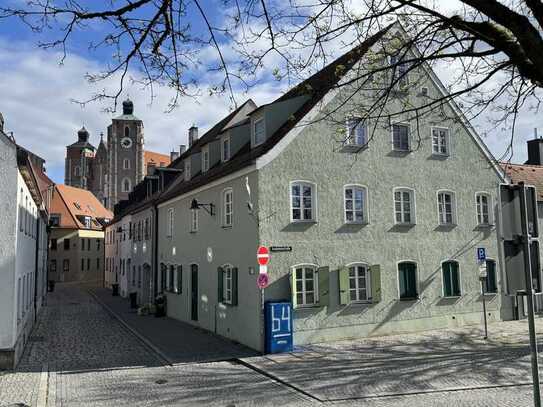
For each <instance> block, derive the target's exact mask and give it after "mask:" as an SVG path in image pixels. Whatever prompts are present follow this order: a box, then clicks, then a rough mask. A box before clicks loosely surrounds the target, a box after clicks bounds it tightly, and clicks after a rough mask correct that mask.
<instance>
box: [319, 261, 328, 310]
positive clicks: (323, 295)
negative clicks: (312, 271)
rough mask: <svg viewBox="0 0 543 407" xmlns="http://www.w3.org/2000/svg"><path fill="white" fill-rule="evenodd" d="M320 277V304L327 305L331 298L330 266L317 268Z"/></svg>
mask: <svg viewBox="0 0 543 407" xmlns="http://www.w3.org/2000/svg"><path fill="white" fill-rule="evenodd" d="M317 274H318V279H319V305H320V306H321V307H324V306H327V305H328V303H329V299H330V268H329V267H319V268H318V270H317Z"/></svg>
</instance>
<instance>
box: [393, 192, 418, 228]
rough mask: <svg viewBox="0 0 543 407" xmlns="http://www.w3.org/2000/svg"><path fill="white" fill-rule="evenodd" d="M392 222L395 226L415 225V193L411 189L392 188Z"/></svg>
mask: <svg viewBox="0 0 543 407" xmlns="http://www.w3.org/2000/svg"><path fill="white" fill-rule="evenodd" d="M394 221H395V223H396V224H397V225H412V224H414V223H415V191H414V190H413V189H411V188H402V187H400V188H394Z"/></svg>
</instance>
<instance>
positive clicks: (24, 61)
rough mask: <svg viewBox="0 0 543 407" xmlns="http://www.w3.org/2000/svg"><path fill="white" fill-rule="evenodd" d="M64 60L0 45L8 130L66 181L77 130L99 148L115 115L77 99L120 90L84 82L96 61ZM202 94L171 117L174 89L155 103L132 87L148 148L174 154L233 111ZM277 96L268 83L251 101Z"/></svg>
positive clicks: (161, 92)
mask: <svg viewBox="0 0 543 407" xmlns="http://www.w3.org/2000/svg"><path fill="white" fill-rule="evenodd" d="M59 60H60V55H59V54H56V53H53V52H45V51H42V50H39V49H36V48H35V47H32V46H31V45H28V44H23V43H15V44H14V43H10V44H8V43H6V42H2V41H1V40H0V61H2V62H0V95H2V96H1V99H0V111H1V112H2V113H3V115H4V118H5V121H6V130H7V131H13V133H14V135H15V138H16V140H17V142H18V143H19V144H21V145H22V146H24V147H26V148H28V149H29V150H31V151H33V152H34V153H36V154H38V155H40V156H42V157H43V158H45V159H46V161H47V171H48V174H49V175H50V176H51V177H52V178H53V179H54V180H55V181H57V182H63V179H64V157H65V154H66V148H65V146H66V145H68V144H71V143H73V142H75V141H76V138H77V135H76V134H77V130H78V129H80V128H81V126H82V125H85V127H86V128H87V129H88V130H89V132H90V134H91V140H90V141H91V143H92V144H94V145H95V146H97V145H98V142H99V139H100V138H99V134H100V132H104V134H106V132H107V126H108V125H109V124H110V123H111V118H112V117H113V116H115V114H109V113H104V111H103V110H104V108H106V107H109V106H110V105H109V104H108V103H109V102H107V101H106V102H103V103H101V102H96V103H90V104H87V105H86V106H85V107H84V108H82V107H81V106H80V105H78V104H75V103H73V102H71V100H72V99H75V100H85V99H88V98H89V96H90V95H92V94H93V92H95V91H97V90H100V89H102V88H104V87H105V88H106V89H112V90H113V89H116V88H114V86H115V85H117V82H116V81H115V79H112V80H108V81H106V82H102V83H100V84H98V86H94V87H93V86H91V85H89V84H88V83H87V82H86V81H85V80H84V75H85V74H86V73H87V72H97V71H99V70H100V66H99V65H98V64H97V63H96V62H93V61H90V60H87V59H84V58H81V57H78V56H74V55H69V56H68V58H67V60H66V61H65V63H64V65H63V66H59V64H58V61H59ZM108 87H109V88H108ZM202 93H203V96H201V97H199V98H198V100H194V99H189V98H187V99H182V100H180V105H179V107H178V108H177V109H175V110H174V111H173V112H171V113H165V111H166V109H167V107H168V102H169V101H170V99H171V97H172V96H173V92H172V91H171V90H170V89H168V88H158V89H157V88H155V96H156V97H155V99H154V100H153V102H152V104H151V103H150V101H151V99H150V93H149V91H148V90H141V89H140V88H138V87H137V86H130V87H129V89H128V90H127V94H129V95H130V98H131V99H132V100H133V101H134V105H135V112H134V113H135V115H137V116H138V117H139V118H140V119H142V120H143V122H144V126H145V142H146V148H147V149H149V150H153V151H158V152H162V153H168V152H169V151H171V149H172V148H174V149H177V148H178V146H179V144H186V143H187V129H188V128H189V127H190V126H191V125H192V124H196V125H197V126H200V128H201V131H202V132H203V131H205V130H206V129H208V128H209V127H211V126H212V125H213V124H214V123H215V122H216V121H217V120H219V119H220V118H222V117H223V116H225V115H226V114H228V112H229V108H230V107H231V106H230V103H229V101H228V99H227V97H226V96H224V97H217V96H213V97H212V96H206V95H205V92H202ZM277 93H278V89H277V88H275V87H274V86H272V85H271V84H263V85H260V86H257V87H256V88H255V89H254V91H252V92H251V96H253V99H254V100H255V102H257V103H266V102H269V101H270V100H271V99H272V98H273V97H275V95H277ZM125 96H126V95H123V96H122V98H124V97H125ZM248 97H249V96H248V95H243V94H240V95H237V101H238V103H239V102H243V101H244V100H245V99H247V98H248ZM118 110H119V109H118ZM116 114H117V115H118V114H119V113H116ZM201 134H202V133H201Z"/></svg>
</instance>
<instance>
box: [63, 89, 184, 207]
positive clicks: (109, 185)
mask: <svg viewBox="0 0 543 407" xmlns="http://www.w3.org/2000/svg"><path fill="white" fill-rule="evenodd" d="M77 137H78V139H77V142H75V143H73V144H70V145H69V146H67V147H66V172H65V183H66V184H67V185H71V186H74V187H77V188H83V189H87V190H89V191H91V192H92V193H93V194H94V195H95V196H96V197H97V198H98V200H99V201H100V202H101V203H102V204H103V205H104V206H105V207H106V208H108V209H109V210H113V207H114V206H115V204H116V203H118V202H119V201H122V200H124V199H128V194H129V193H130V192H131V191H132V190H133V189H134V187H135V186H136V185H137V184H138V183H139V182H140V181H142V180H143V178H144V177H145V176H146V175H147V169H148V168H151V167H165V166H167V165H168V164H170V161H171V159H172V155H170V156H168V155H165V154H160V153H156V152H153V151H145V150H144V147H145V144H144V137H143V121H141V120H140V119H138V118H137V117H136V116H134V103H133V102H132V101H131V100H130V99H127V100H125V101H124V102H123V114H122V115H120V116H118V117H115V118H113V119H112V121H111V124H110V125H109V126H108V127H107V138H106V140H105V141H104V137H103V134H100V144H99V145H98V148H95V147H94V146H93V145H92V144H90V142H89V132H88V131H87V129H85V128H84V127H83V128H82V129H81V130H79V131H78V133H77ZM172 154H174V153H172Z"/></svg>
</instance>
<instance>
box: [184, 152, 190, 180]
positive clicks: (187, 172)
mask: <svg viewBox="0 0 543 407" xmlns="http://www.w3.org/2000/svg"><path fill="white" fill-rule="evenodd" d="M184 177H185V181H189V180H190V157H189V158H187V159H186V160H185V171H184Z"/></svg>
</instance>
